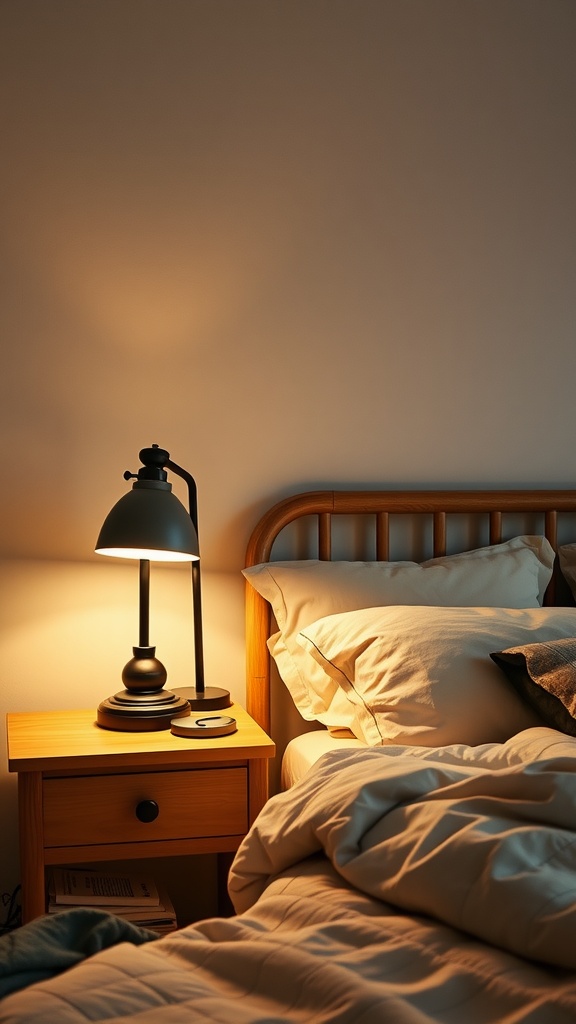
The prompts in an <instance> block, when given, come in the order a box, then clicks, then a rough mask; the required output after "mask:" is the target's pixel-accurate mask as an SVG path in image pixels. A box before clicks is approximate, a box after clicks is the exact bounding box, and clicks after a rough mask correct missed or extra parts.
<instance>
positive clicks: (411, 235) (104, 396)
mask: <svg viewBox="0 0 576 1024" xmlns="http://www.w3.org/2000/svg"><path fill="white" fill-rule="evenodd" d="M575 42H576V5H574V4H571V3H567V2H566V0H507V2H506V3H503V2H502V0H482V2H481V3H480V2H476V0H98V2H90V0H80V2H79V0H5V2H4V3H3V4H2V5H1V8H0V95H1V96H2V151H3V158H2V162H1V172H0V173H1V177H2V180H1V182H0V184H1V189H0V196H1V200H0V202H1V208H0V246H1V247H2V252H1V266H2V271H1V274H0V321H1V335H0V336H1V339H2V341H1V344H2V363H1V374H2V376H1V388H2V401H1V402H0V422H1V435H0V436H1V437H2V443H3V448H4V460H3V461H4V467H3V474H2V478H3V484H2V504H1V522H2V530H1V531H0V556H2V557H4V558H5V559H6V561H5V562H4V563H3V570H2V588H1V593H0V615H1V620H0V644H1V650H0V656H1V657H2V666H3V684H2V698H1V701H0V705H1V706H0V711H2V713H3V712H4V711H5V710H8V709H16V710H17V709H23V708H29V707H39V706H46V707H49V706H50V707H56V706H63V707H64V706H69V705H70V704H71V703H75V704H80V703H81V704H94V703H95V702H97V700H98V699H100V697H101V696H102V695H107V694H108V693H110V692H113V691H114V688H115V686H116V683H115V678H116V676H115V673H116V671H117V668H118V666H121V665H122V664H123V663H124V660H125V651H126V649H127V648H128V649H129V647H130V645H131V644H132V642H133V637H134V628H135V627H134V619H133V616H134V613H135V591H134V589H133V585H134V581H133V577H132V574H131V572H130V570H129V569H122V570H121V569H119V568H116V569H113V568H112V567H111V566H110V565H109V564H107V565H106V566H101V565H100V564H99V563H97V562H96V560H94V561H93V562H91V561H90V559H91V558H92V555H91V552H92V549H93V544H94V538H95V536H96V534H97V531H98V529H99V526H100V524H101V521H102V519H103V517H104V515H105V514H106V512H107V511H108V509H109V508H110V506H111V505H112V504H113V502H114V501H115V500H117V498H118V497H119V496H120V494H121V493H123V490H124V487H125V485H124V482H123V480H122V472H123V471H124V469H126V468H129V469H135V468H137V453H138V450H139V449H140V448H141V447H143V446H147V445H149V444H151V443H153V442H157V443H159V444H161V445H162V446H165V447H167V448H168V449H169V450H170V452H171V454H172V456H173V458H174V459H175V461H177V462H179V463H180V464H182V465H184V466H185V467H186V468H188V469H189V470H190V471H191V472H192V473H193V474H194V476H195V478H196V480H197V483H198V488H199V504H200V517H201V518H200V540H201V545H202V555H203V564H204V569H205V579H206V602H205V628H206V632H207V635H208V637H209V656H208V657H207V662H208V664H207V669H208V673H209V674H210V676H211V677H212V676H214V677H220V676H221V675H222V674H226V673H227V671H228V666H231V668H230V675H231V682H232V685H233V687H238V688H240V690H241V687H242V685H243V684H242V660H243V655H242V586H241V581H240V577H239V570H240V567H241V565H242V560H243V553H244V549H245V544H246V540H247V537H248V533H249V531H250V528H251V526H252V524H253V523H254V521H255V519H256V518H257V517H258V515H259V513H260V512H261V511H262V510H263V509H264V507H266V506H267V505H268V504H269V503H270V502H271V501H273V500H275V499H276V498H279V497H281V496H282V495H284V494H286V493H288V492H291V491H295V490H300V489H304V488H306V487H308V486H310V485H311V486H318V485H324V484H326V485H333V484H338V483H359V484H363V485H374V484H376V485H377V484H379V483H381V484H385V485H389V486H402V485H404V484H408V485H411V484H414V485H421V486H426V485H431V486H434V485H437V484H441V485H450V484H463V485H471V486H474V485H486V484H494V485H508V484H510V485H522V484H527V485H572V484H573V482H574V470H575V465H576V460H575V456H574V424H573V421H574V413H573V405H574V394H573V392H574V379H575V372H574V371H575V369H576V345H575V338H574V324H575V317H574V312H575V302H574V276H575V264H576V259H575V239H576V230H575V229H576V223H575V221H576V217H575V192H574V180H575V178H576V173H575V172H576V136H575V133H574V123H573V117H574V109H575V108H576V66H575V62H574V57H573V55H574V50H575ZM171 572H172V571H171ZM164 575H165V578H166V589H165V590H164V591H163V597H162V601H161V609H160V610H159V611H157V612H155V614H154V615H153V631H154V630H155V628H156V625H157V627H158V630H159V631H160V629H162V631H163V635H162V648H163V650H162V655H163V656H164V655H166V660H167V659H168V651H169V652H170V657H172V658H174V659H175V661H176V664H177V665H178V666H179V668H178V671H180V666H182V665H183V664H184V663H185V661H186V658H187V655H186V654H185V653H184V654H181V645H182V643H183V639H182V638H183V636H184V634H185V633H186V629H187V622H186V621H185V615H184V614H183V611H182V601H181V599H180V587H181V585H182V587H184V584H183V582H182V581H183V579H184V577H182V576H181V575H179V574H178V572H177V571H176V570H174V571H173V572H172V574H171V575H169V574H168V573H166V574H163V575H162V579H163V580H164ZM120 581H121V582H120ZM162 586H163V587H164V583H163V584H162ZM169 605H170V608H171V609H172V607H173V611H172V610H171V611H170V612H168V611H167V608H168V606H169ZM155 616H156V617H155ZM164 617H165V618H166V621H164ZM164 628H165V632H164ZM158 642H159V643H160V641H158ZM209 682H212V683H214V684H216V683H217V682H218V679H216V678H210V679H209ZM12 781H13V780H8V779H7V778H6V777H5V775H4V774H3V769H1V767H0V787H1V788H0V793H1V794H2V799H3V800H4V805H3V808H2V813H3V823H4V826H5V835H6V836H10V837H13V834H14V828H15V824H14V821H15V819H14V789H13V786H12V785H11V783H12ZM13 850H14V840H13V838H10V839H8V840H6V843H5V854H4V856H5V858H6V866H5V869H4V871H3V872H2V875H1V877H0V887H1V888H2V889H3V890H4V889H7V888H9V887H10V885H11V884H12V882H13V880H14V879H15V877H16V868H15V866H14V858H13Z"/></svg>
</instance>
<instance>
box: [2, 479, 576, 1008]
mask: <svg viewBox="0 0 576 1024" xmlns="http://www.w3.org/2000/svg"><path fill="white" fill-rule="evenodd" d="M575 540H576V491H500V492H499V491H483V492H466V491H443V492H423V491H419V492H389V491H388V492H387V491H371V492H357V491H319V492H313V493H307V494H302V495H296V496H293V497H290V498H287V499H285V500H284V501H282V502H280V503H279V504H277V505H275V506H274V507H273V508H272V509H271V510H270V511H269V512H267V513H265V515H264V516H263V517H262V518H261V520H260V521H259V523H258V525H257V526H256V528H255V530H254V533H253V534H252V537H251V539H250V543H249V545H248V551H247V557H246V569H245V575H246V579H247V582H246V614H247V704H248V710H249V711H250V713H251V714H252V715H253V716H254V717H255V718H256V719H257V720H258V721H259V723H260V724H261V725H262V726H263V727H264V728H266V729H267V730H270V731H271V732H272V734H273V736H274V738H275V739H277V740H278V742H279V746H280V747H281V749H282V750H283V752H284V753H283V757H282V758H281V763H280V766H279V770H278V771H277V772H276V773H275V775H274V776H273V778H272V780H271V784H272V789H273V790H274V791H276V790H277V792H275V794H274V796H273V797H272V798H271V799H270V800H269V802H268V803H267V805H266V806H265V808H264V810H263V811H262V812H261V814H260V816H259V818H258V819H257V821H256V822H255V824H254V826H253V828H252V830H251V832H250V833H249V835H248V836H247V838H246V840H245V841H244V842H243V844H242V846H241V847H240V849H239V851H238V854H237V855H236V858H235V860H234V863H233V865H232V869H231V872H230V878H229V891H230V896H231V899H232V901H233V904H234V906H235V909H236V912H237V913H236V916H233V917H230V918H214V919H211V920H207V921H204V922H199V923H197V924H195V925H191V926H188V927H186V928H184V929H181V930H180V931H178V932H176V933H174V934H172V935H168V936H166V937H163V938H156V937H155V936H154V934H153V933H147V932H144V931H143V930H141V929H130V930H128V931H123V930H122V926H121V925H118V924H117V923H116V922H114V923H113V922H112V921H111V920H110V919H109V918H108V916H107V915H103V916H102V917H100V916H98V915H97V916H94V912H93V914H92V915H91V914H90V913H88V914H84V913H83V912H81V913H82V915H83V916H82V917H81V918H78V917H74V916H73V912H71V913H70V914H64V915H59V918H56V920H55V921H54V919H52V920H50V919H46V918H42V919H39V920H38V921H36V922H32V923H31V924H30V925H27V926H26V927H25V928H23V929H20V930H19V931H18V932H15V933H12V935H11V936H9V937H8V939H9V942H7V941H6V940H2V942H3V943H4V948H3V950H2V957H1V958H0V992H2V993H4V998H3V999H2V1001H1V1002H0V1024H22V1022H24V1021H26V1022H28V1024H54V1021H58V1022H59V1024H79V1022H81V1021H82V1022H84V1021H87V1020H90V1021H108V1022H120V1021H124V1022H132V1024H150V1022H156V1021H162V1022H166V1024H176V1022H182V1021H218V1022H234V1024H243V1022H251V1024H252V1022H270V1024H271V1022H280V1021H314V1022H316V1021H318V1022H322V1021H330V1022H342V1024H376V1022H386V1021H390V1022H391V1024H428V1022H441V1024H461V1022H462V1021H466V1022H467V1024H488V1022H493V1021H499V1022H501V1024H520V1022H523V1024H564V1022H566V1024H568V1022H569V1021H570V1022H573V1021H574V1020H575V1019H576V942H575V941H574V938H575V936H576V881H575V879H576V871H575V868H576V699H575V694H576V608H575V606H574V597H573V591H574V592H576V544H575Z"/></svg>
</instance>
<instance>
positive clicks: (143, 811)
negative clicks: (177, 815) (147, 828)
mask: <svg viewBox="0 0 576 1024" xmlns="http://www.w3.org/2000/svg"><path fill="white" fill-rule="evenodd" d="M159 812H160V808H159V807H158V804H157V803H156V801H155V800H141V801H140V803H139V804H138V805H137V807H136V817H137V818H138V821H155V820H156V818H157V817H158V814H159Z"/></svg>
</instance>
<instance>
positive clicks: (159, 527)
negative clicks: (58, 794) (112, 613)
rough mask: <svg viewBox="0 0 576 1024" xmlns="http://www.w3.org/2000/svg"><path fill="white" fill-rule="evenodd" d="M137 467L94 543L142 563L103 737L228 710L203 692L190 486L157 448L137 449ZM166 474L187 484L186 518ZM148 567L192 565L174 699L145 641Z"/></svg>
mask: <svg viewBox="0 0 576 1024" xmlns="http://www.w3.org/2000/svg"><path fill="white" fill-rule="evenodd" d="M140 461H141V463H142V466H141V467H140V469H139V470H138V472H137V473H131V472H129V471H128V470H127V471H126V472H125V473H124V479H125V480H130V479H134V483H133V485H132V489H131V491H129V492H128V493H127V494H125V495H124V497H122V498H120V500H119V501H118V502H117V503H116V504H115V505H114V507H113V508H112V509H111V511H110V512H109V513H108V515H107V517H106V519H105V521H104V524H103V526H102V529H101V530H100V534H99V536H98V541H97V543H96V551H97V552H98V554H101V555H111V556H114V557H117V558H133V559H138V560H139V563H140V618H139V640H138V646H137V647H134V648H133V655H134V656H133V658H132V659H131V660H130V661H129V662H128V664H127V665H126V666H125V667H124V670H123V672H122V682H123V683H124V686H125V689H124V690H121V691H120V692H119V693H116V694H114V695H113V696H112V697H108V698H107V699H106V700H104V701H102V703H101V704H100V705H99V707H98V713H97V722H98V725H100V726H103V727H104V728H106V729H117V730H120V731H139V732H143V731H148V730H158V729H169V728H170V727H171V723H172V720H173V719H180V718H183V717H184V716H187V715H189V714H190V710H191V709H192V710H193V711H194V712H197V711H213V710H217V709H220V708H227V707H230V703H231V701H230V694H229V692H228V691H227V690H222V689H219V688H216V687H206V686H205V685H204V655H203V643H202V599H201V582H200V553H199V547H198V508H197V493H196V484H195V482H194V479H193V477H192V476H191V475H190V473H188V472H187V471H186V470H184V469H182V468H181V467H180V466H177V465H176V463H175V462H172V460H171V459H170V455H169V453H168V452H167V451H165V450H164V449H163V448H159V447H158V445H152V447H151V448H143V449H142V451H141V452H140ZM167 470H171V471H172V472H173V473H176V475H177V476H180V477H182V479H183V480H184V481H185V482H186V484H187V487H188V499H189V511H187V510H186V509H185V507H184V505H183V504H182V503H181V502H180V501H179V499H178V498H177V497H176V495H175V494H173V493H172V485H171V484H170V483H168V473H167ZM151 561H165V562H175V561H177V562H182V561H184V562H190V565H191V570H192V603H193V623H194V660H195V679H194V686H193V687H183V688H179V689H178V690H177V691H174V692H171V691H170V690H165V689H164V683H165V682H166V679H167V673H166V669H165V668H164V665H163V664H162V663H161V662H160V661H159V660H158V659H157V658H156V648H155V647H152V646H150V641H149V620H150V562H151Z"/></svg>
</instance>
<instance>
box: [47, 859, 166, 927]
mask: <svg viewBox="0 0 576 1024" xmlns="http://www.w3.org/2000/svg"><path fill="white" fill-rule="evenodd" d="M70 907H95V908H97V909H98V910H105V911H107V912H108V913H109V914H117V915H118V916H119V917H123V918H124V919H125V920H126V921H133V922H134V923H135V924H138V925H140V926H141V927H143V928H152V929H153V930H154V931H156V932H158V933H159V934H161V935H164V934H165V933H167V932H172V931H175V930H176V928H177V927H178V925H177V923H176V914H175V912H174V907H173V906H172V902H171V900H170V897H169V896H168V893H167V892H165V891H164V890H163V888H162V887H160V886H158V885H157V884H156V882H155V881H154V879H153V878H150V877H149V876H140V875H136V874H130V875H128V874H117V873H108V872H102V871H93V870H91V869H88V868H81V867H78V868H53V870H52V872H51V876H50V880H49V883H48V913H49V914H57V913H59V912H60V911H61V910H68V909H69V908H70Z"/></svg>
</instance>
